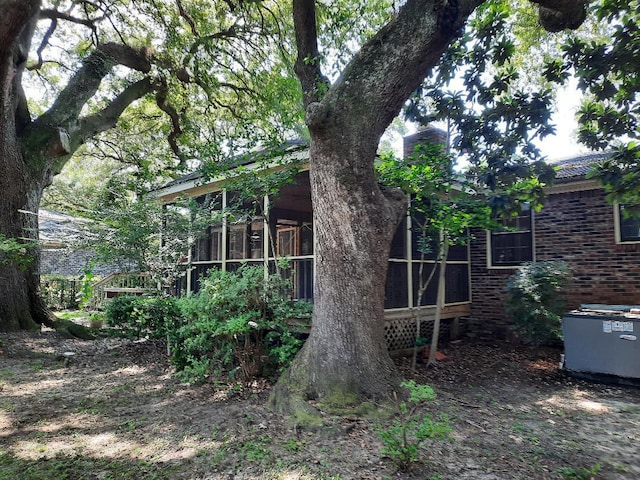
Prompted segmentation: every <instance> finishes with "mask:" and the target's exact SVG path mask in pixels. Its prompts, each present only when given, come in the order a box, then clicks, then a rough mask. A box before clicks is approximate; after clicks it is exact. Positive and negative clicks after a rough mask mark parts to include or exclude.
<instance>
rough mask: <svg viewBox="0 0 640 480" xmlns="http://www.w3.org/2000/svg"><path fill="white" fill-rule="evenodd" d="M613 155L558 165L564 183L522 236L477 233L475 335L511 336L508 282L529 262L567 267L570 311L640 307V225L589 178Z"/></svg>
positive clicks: (525, 222) (518, 225) (519, 227)
mask: <svg viewBox="0 0 640 480" xmlns="http://www.w3.org/2000/svg"><path fill="white" fill-rule="evenodd" d="M606 157H607V154H606V153H597V154H593V153H592V154H585V155H579V156H575V157H572V158H568V159H565V160H561V161H557V162H552V163H553V164H554V165H555V166H556V167H557V173H556V182H555V184H554V185H553V186H552V187H549V188H548V189H547V191H546V193H547V200H546V202H545V205H544V207H543V208H542V210H541V211H539V212H535V211H531V210H527V211H523V212H522V214H521V215H520V216H519V217H518V218H517V219H515V220H514V221H513V222H511V226H512V227H515V229H514V230H510V231H505V232H486V231H481V230H476V231H474V232H473V234H474V237H475V240H474V241H473V242H472V244H471V284H472V286H473V287H472V297H473V303H472V305H471V315H470V319H471V324H470V328H473V329H476V330H480V331H484V332H487V333H490V334H492V335H495V334H498V335H507V336H508V335H509V324H510V322H509V319H508V318H507V317H506V315H505V313H504V304H505V299H506V291H505V283H506V281H507V279H508V278H509V276H510V275H512V274H513V273H514V270H515V268H516V267H517V266H518V265H520V264H521V263H523V262H525V261H543V260H562V261H564V262H566V263H567V264H568V266H569V268H570V270H571V273H572V276H573V282H572V284H571V287H570V289H569V291H568V292H567V295H566V300H567V310H572V309H575V308H578V307H579V306H580V305H581V304H608V305H616V304H621V305H634V304H640V219H633V218H625V217H624V216H623V214H622V211H623V210H624V205H618V204H616V205H611V204H610V203H608V202H607V201H606V200H605V192H604V190H603V189H602V188H601V187H600V185H599V184H598V182H597V181H595V180H590V179H587V178H586V175H587V173H588V172H589V171H590V169H591V165H592V164H593V163H597V162H599V161H601V160H603V159H604V158H606Z"/></svg>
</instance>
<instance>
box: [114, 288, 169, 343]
mask: <svg viewBox="0 0 640 480" xmlns="http://www.w3.org/2000/svg"><path fill="white" fill-rule="evenodd" d="M105 317H106V320H107V325H109V326H110V327H112V328H113V329H115V330H116V331H117V332H118V334H119V335H122V336H124V337H126V338H136V339H138V338H142V337H149V338H154V339H159V338H166V336H167V335H168V334H169V332H170V331H173V330H175V328H177V326H178V325H180V324H181V321H180V311H179V310H178V307H177V305H176V299H175V298H172V297H154V296H130V295H124V296H118V297H115V298H113V299H112V300H111V301H109V303H108V304H107V307H106V309H105Z"/></svg>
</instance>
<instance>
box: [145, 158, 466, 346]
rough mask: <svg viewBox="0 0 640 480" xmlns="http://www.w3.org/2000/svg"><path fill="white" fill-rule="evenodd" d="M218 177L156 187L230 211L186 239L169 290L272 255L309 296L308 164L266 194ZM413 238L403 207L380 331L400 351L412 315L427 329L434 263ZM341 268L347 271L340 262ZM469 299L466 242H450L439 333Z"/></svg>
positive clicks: (453, 331) (168, 199)
mask: <svg viewBox="0 0 640 480" xmlns="http://www.w3.org/2000/svg"><path fill="white" fill-rule="evenodd" d="M290 154H291V153H290ZM293 154H294V155H296V156H298V157H301V158H302V160H303V161H304V159H305V157H306V155H307V154H308V150H307V149H306V148H302V149H298V150H296V151H295V152H294V153H293ZM225 183H226V182H225V180H224V179H218V180H215V181H210V182H202V181H201V180H199V179H198V178H197V177H195V176H190V177H184V179H179V180H178V181H176V182H173V183H172V184H170V185H168V186H167V187H165V188H163V189H162V190H160V191H158V192H157V196H158V198H159V199H160V201H162V202H163V203H164V204H170V203H172V202H173V201H174V200H175V199H176V198H178V197H185V196H187V197H191V198H195V199H196V201H198V202H199V203H205V202H206V203H208V204H209V205H214V206H215V208H216V209H219V210H220V211H221V212H236V213H233V214H225V215H220V216H219V221H216V222H214V223H212V225H210V226H209V227H208V228H207V231H206V234H205V235H204V236H202V237H201V238H199V239H197V240H196V241H195V242H194V245H193V247H192V248H191V251H190V252H189V253H188V256H187V257H186V258H185V259H184V261H183V269H184V270H183V275H182V277H180V279H179V280H178V282H177V285H176V291H177V294H179V295H184V294H188V293H189V292H197V291H198V289H199V279H200V278H201V277H202V276H203V275H205V274H206V273H207V272H208V271H209V270H210V269H212V268H218V269H223V270H228V271H234V270H236V269H238V268H239V267H240V266H241V265H242V264H253V265H262V266H264V268H265V271H270V272H274V271H275V264H276V262H277V261H278V260H279V259H283V258H286V259H287V265H288V266H287V267H286V268H284V269H281V272H282V274H283V275H286V276H287V277H288V278H290V280H291V285H292V288H291V295H292V297H293V298H296V299H299V300H301V301H309V302H313V284H314V229H313V211H312V205H311V191H310V182H309V172H308V170H307V169H306V168H304V167H303V168H302V170H301V171H300V172H299V173H297V175H296V176H295V178H294V180H293V182H291V183H289V184H287V185H285V186H284V187H282V189H281V190H280V191H279V193H278V195H275V196H272V197H268V196H264V197H262V198H259V199H256V198H254V199H251V200H246V199H244V200H243V199H242V198H240V196H239V195H238V194H237V193H235V192H234V191H233V190H231V189H228V188H227V187H226V185H225ZM265 212H268V213H266V214H265ZM418 237H419V235H417V234H416V233H415V232H414V231H413V228H412V218H411V216H410V215H409V214H407V216H406V217H405V218H404V219H403V220H402V221H401V222H400V225H399V226H398V228H397V230H396V233H395V235H394V237H393V241H392V244H391V250H390V258H389V267H388V273H387V280H386V292H385V317H386V324H385V337H386V340H387V343H388V346H389V349H390V351H391V352H397V353H400V352H402V351H404V350H407V349H411V348H412V347H413V345H414V344H415V341H416V328H417V327H416V323H417V321H416V318H419V319H420V337H422V338H423V341H425V340H429V339H430V337H431V334H432V331H433V320H434V316H435V310H436V308H435V304H436V294H437V278H438V274H437V269H438V266H437V265H436V261H435V253H433V254H424V253H421V252H420V248H419V247H418V245H419V242H418ZM432 250H433V251H434V252H435V250H436V249H432ZM434 269H435V270H436V271H435V272H434ZM345 275H349V266H348V265H345ZM420 275H422V281H423V282H426V281H427V279H429V278H431V281H430V282H429V283H428V286H427V288H426V290H425V291H424V293H423V295H422V299H421V304H420V305H417V302H418V297H419V295H418V290H419V288H420ZM470 302H471V288H470V268H469V251H468V247H467V246H453V247H451V248H450V251H449V256H448V261H447V266H446V270H445V308H444V311H443V312H442V319H443V324H442V327H441V335H442V336H450V337H455V336H456V335H457V331H458V326H459V319H460V318H461V317H465V316H468V315H469V310H470Z"/></svg>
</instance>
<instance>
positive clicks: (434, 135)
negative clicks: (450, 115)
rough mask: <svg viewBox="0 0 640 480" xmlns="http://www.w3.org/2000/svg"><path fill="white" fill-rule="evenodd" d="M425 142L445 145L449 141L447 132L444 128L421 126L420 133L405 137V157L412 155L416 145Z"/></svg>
mask: <svg viewBox="0 0 640 480" xmlns="http://www.w3.org/2000/svg"><path fill="white" fill-rule="evenodd" d="M423 142H425V143H426V142H428V143H439V144H441V145H445V143H446V142H447V133H446V132H445V131H444V130H441V129H439V128H436V127H433V126H431V125H428V126H426V127H423V128H421V129H420V131H418V133H414V134H413V135H408V136H406V137H404V152H403V155H404V157H408V156H409V155H411V154H412V153H413V149H414V148H415V147H416V145H419V144H420V143H423Z"/></svg>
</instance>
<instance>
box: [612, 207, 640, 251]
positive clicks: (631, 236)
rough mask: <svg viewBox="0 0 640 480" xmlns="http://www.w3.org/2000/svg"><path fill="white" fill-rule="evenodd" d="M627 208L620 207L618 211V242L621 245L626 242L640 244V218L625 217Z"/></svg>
mask: <svg viewBox="0 0 640 480" xmlns="http://www.w3.org/2000/svg"><path fill="white" fill-rule="evenodd" d="M624 210H625V206H624V205H618V208H617V209H616V212H617V220H618V222H617V223H618V227H619V228H618V241H619V242H620V243H626V242H640V218H639V217H630V216H626V217H625V212H624Z"/></svg>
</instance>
